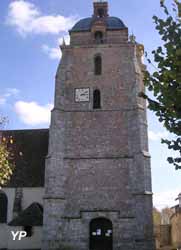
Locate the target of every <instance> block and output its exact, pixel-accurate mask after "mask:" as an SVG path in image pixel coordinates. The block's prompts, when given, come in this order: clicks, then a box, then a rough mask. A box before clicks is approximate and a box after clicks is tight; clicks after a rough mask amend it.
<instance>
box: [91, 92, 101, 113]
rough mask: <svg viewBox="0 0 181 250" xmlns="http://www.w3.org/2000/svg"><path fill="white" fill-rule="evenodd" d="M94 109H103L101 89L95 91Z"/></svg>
mask: <svg viewBox="0 0 181 250" xmlns="http://www.w3.org/2000/svg"><path fill="white" fill-rule="evenodd" d="M93 108H94V109H100V108H101V92H100V90H99V89H96V90H94V93H93Z"/></svg>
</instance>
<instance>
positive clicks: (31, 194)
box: [0, 187, 44, 249]
mask: <svg viewBox="0 0 181 250" xmlns="http://www.w3.org/2000/svg"><path fill="white" fill-rule="evenodd" d="M2 191H3V192H4V193H5V194H6V195H7V198H8V212H7V223H9V222H10V221H11V220H12V219H13V206H14V198H15V188H3V189H2ZM43 195H44V188H42V187H39V188H23V197H22V209H26V208H27V207H28V206H30V205H31V204H32V203H33V202H38V203H39V204H41V205H43ZM22 229H23V228H21V227H10V226H8V225H7V224H2V223H0V249H1V248H7V249H28V248H32V249H33V248H35V249H36V248H40V246H41V227H35V228H33V235H32V237H30V238H26V239H24V240H22V241H20V242H19V241H18V242H15V241H13V240H12V239H13V237H12V234H11V231H13V230H15V231H17V230H22Z"/></svg>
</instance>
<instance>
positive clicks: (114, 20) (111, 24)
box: [70, 17, 126, 32]
mask: <svg viewBox="0 0 181 250" xmlns="http://www.w3.org/2000/svg"><path fill="white" fill-rule="evenodd" d="M94 20H95V19H94V18H93V17H89V18H84V19H81V20H80V21H79V22H77V23H76V24H75V25H74V27H73V28H72V29H71V30H70V32H81V31H90V30H91V26H92V22H93V21H94ZM106 25H107V30H120V29H125V28H126V26H125V25H124V23H123V22H122V21H121V19H119V18H118V17H107V18H106Z"/></svg>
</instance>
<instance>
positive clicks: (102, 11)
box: [97, 8, 104, 18]
mask: <svg viewBox="0 0 181 250" xmlns="http://www.w3.org/2000/svg"><path fill="white" fill-rule="evenodd" d="M97 13H98V16H99V17H100V18H101V17H104V9H103V8H100V9H98V10H97Z"/></svg>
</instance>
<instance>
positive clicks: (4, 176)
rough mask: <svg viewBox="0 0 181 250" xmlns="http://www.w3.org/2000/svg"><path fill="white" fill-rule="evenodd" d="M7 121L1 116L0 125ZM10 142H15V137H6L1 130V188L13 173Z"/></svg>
mask: <svg viewBox="0 0 181 250" xmlns="http://www.w3.org/2000/svg"><path fill="white" fill-rule="evenodd" d="M4 123H5V119H4V118H0V127H1V128H2V126H3V124H4ZM8 144H13V138H12V137H10V138H8V137H4V136H3V135H2V132H0V188H1V187H2V186H4V185H5V184H7V182H8V181H9V180H10V177H11V175H12V173H13V167H14V165H13V163H12V158H13V155H12V153H11V152H10V151H9V150H8Z"/></svg>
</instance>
